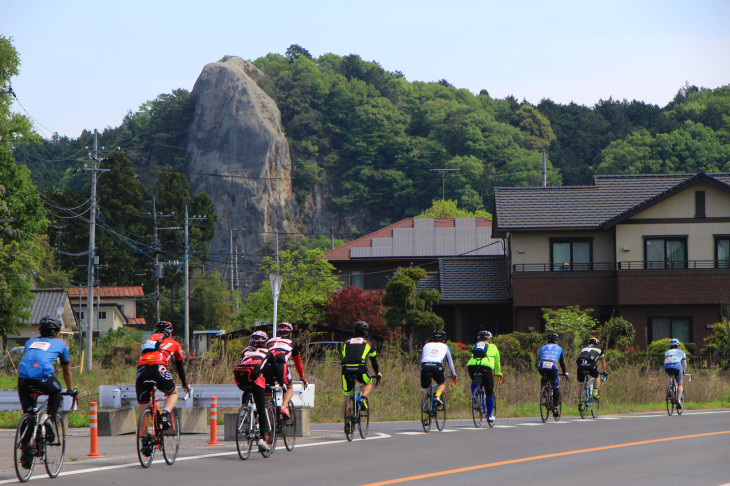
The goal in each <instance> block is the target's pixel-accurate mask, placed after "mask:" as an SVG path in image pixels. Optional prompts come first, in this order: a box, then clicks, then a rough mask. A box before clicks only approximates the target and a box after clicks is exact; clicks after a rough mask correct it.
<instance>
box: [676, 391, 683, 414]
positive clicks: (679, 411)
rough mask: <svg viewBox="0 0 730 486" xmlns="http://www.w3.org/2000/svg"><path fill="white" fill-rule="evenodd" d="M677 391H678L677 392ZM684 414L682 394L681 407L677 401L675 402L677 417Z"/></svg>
mask: <svg viewBox="0 0 730 486" xmlns="http://www.w3.org/2000/svg"><path fill="white" fill-rule="evenodd" d="M677 391H679V390H677ZM682 412H684V393H682V406H681V407H680V406H679V400H677V415H682Z"/></svg>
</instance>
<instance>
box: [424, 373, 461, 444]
mask: <svg viewBox="0 0 730 486" xmlns="http://www.w3.org/2000/svg"><path fill="white" fill-rule="evenodd" d="M455 384H456V379H455V378H453V377H452V378H451V386H454V385H455ZM437 388H438V384H436V383H434V384H433V385H431V387H430V388H429V389H428V391H426V396H425V397H424V400H423V403H422V404H421V426H422V427H423V431H424V432H426V433H428V432H430V431H431V422H432V421H434V422H436V428H437V429H439V430H444V425H445V424H446V397H445V396H444V395H443V394H442V395H441V403H438V402H437V401H436V400H435V399H436V389H437Z"/></svg>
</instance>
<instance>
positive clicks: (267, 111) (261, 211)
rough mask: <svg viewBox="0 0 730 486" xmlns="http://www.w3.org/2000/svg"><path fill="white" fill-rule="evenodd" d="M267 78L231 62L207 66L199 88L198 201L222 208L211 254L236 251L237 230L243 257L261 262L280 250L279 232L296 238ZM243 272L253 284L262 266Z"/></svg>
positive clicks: (192, 171) (192, 164)
mask: <svg viewBox="0 0 730 486" xmlns="http://www.w3.org/2000/svg"><path fill="white" fill-rule="evenodd" d="M261 76H263V73H261V72H260V71H259V70H258V69H257V68H256V67H255V66H253V65H252V64H250V63H248V62H247V61H245V60H243V59H241V58H239V57H234V56H226V57H224V58H223V59H221V60H220V61H218V62H214V63H211V64H208V65H206V66H205V67H204V68H203V71H202V73H201V74H200V76H199V77H198V80H197V81H196V82H195V86H194V87H193V95H194V96H195V99H196V107H195V115H194V117H193V121H192V124H191V126H190V132H189V136H188V145H187V152H186V158H187V175H188V179H189V180H190V186H191V189H192V191H193V193H194V194H197V193H200V192H203V191H204V192H206V193H208V195H209V196H210V197H211V198H212V199H213V202H214V203H215V206H216V211H217V213H218V217H219V229H218V231H217V232H216V236H215V238H214V240H213V241H212V242H211V248H228V246H229V238H230V236H229V232H228V228H233V238H234V246H235V250H236V252H237V253H238V254H239V255H241V254H245V255H253V254H254V252H255V251H256V250H257V249H259V248H260V247H261V246H263V245H264V244H265V243H267V242H272V241H273V237H274V236H273V233H274V231H275V230H278V231H279V232H288V231H295V229H294V227H293V224H292V223H290V222H288V221H287V218H286V217H285V214H286V211H287V210H291V211H293V212H295V213H296V212H297V211H296V208H295V207H293V201H292V190H291V159H290V156H289V146H288V144H287V141H286V138H285V136H284V134H283V133H282V131H281V115H280V112H279V109H278V108H277V106H276V103H275V102H274V101H273V100H272V99H271V98H270V97H269V96H268V95H267V94H266V93H265V92H264V91H263V90H262V89H260V88H259V87H258V86H257V84H256V79H258V78H260V77H261ZM247 263H248V265H246V264H247ZM239 265H240V269H239V275H241V277H242V278H244V279H246V276H245V274H246V273H247V271H251V270H255V269H256V266H257V265H258V262H254V261H251V259H250V258H248V257H246V258H242V257H239ZM240 270H243V272H242V271H240ZM249 280H250V281H249V283H254V282H255V283H258V282H259V281H260V280H262V278H261V276H260V275H258V276H256V277H255V278H251V279H249Z"/></svg>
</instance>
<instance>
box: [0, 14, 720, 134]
mask: <svg viewBox="0 0 730 486" xmlns="http://www.w3.org/2000/svg"><path fill="white" fill-rule="evenodd" d="M0 35H3V36H5V37H11V38H12V39H13V45H14V46H15V48H16V50H17V51H18V53H19V55H20V60H21V65H20V71H21V72H20V75H19V76H17V77H15V78H13V79H12V88H13V90H14V92H15V93H16V96H17V101H16V102H15V103H14V104H13V111H16V112H19V113H22V114H25V115H27V116H29V117H30V118H31V120H32V121H33V122H34V125H35V128H36V130H37V131H38V133H40V134H41V135H42V136H43V137H46V138H50V137H51V136H52V135H53V134H54V133H58V134H59V135H61V136H68V137H71V138H76V137H78V136H79V135H80V134H81V132H82V130H84V129H88V130H93V129H98V130H100V131H102V130H103V129H104V128H106V127H117V126H119V125H120V124H121V123H122V121H123V118H124V116H125V115H126V114H127V113H129V112H130V111H131V112H136V111H138V110H139V107H140V106H141V105H143V104H144V103H145V102H147V101H150V100H154V99H155V98H156V97H157V96H158V95H160V94H164V93H170V92H172V91H173V90H175V89H178V88H183V89H186V90H192V88H193V85H194V84H195V81H196V79H197V78H198V76H199V75H200V72H201V71H202V69H203V67H204V66H205V65H206V64H208V63H211V62H215V61H218V60H219V59H220V58H222V57H223V56H225V55H235V56H239V57H242V58H244V59H248V60H252V61H253V60H255V59H257V58H259V57H262V56H265V55H266V54H268V53H278V54H284V53H285V52H286V50H287V48H288V47H289V46H290V45H292V44H299V45H300V46H302V47H304V48H305V49H307V50H308V51H309V52H310V53H311V54H312V55H313V56H314V57H318V56H321V55H322V54H326V53H330V52H331V53H334V54H337V55H341V56H346V55H349V54H357V55H359V56H360V57H361V58H362V59H363V60H366V61H375V62H377V63H379V64H380V65H381V66H382V67H383V68H384V69H385V70H387V71H396V70H397V71H401V72H402V73H403V74H404V75H405V77H406V79H408V80H409V81H438V80H441V79H446V80H447V81H448V82H449V83H451V84H452V85H454V86H456V87H457V88H466V89H469V90H471V91H472V92H474V93H479V91H481V90H482V89H486V90H487V91H488V92H489V94H490V95H491V96H492V97H493V98H500V99H501V98H505V97H506V96H510V95H511V96H514V97H515V98H516V99H517V100H519V101H522V100H526V101H528V102H530V103H532V104H537V103H539V102H540V100H542V99H546V98H547V99H551V100H553V101H554V102H557V103H562V104H568V103H570V102H575V103H578V104H581V105H585V106H593V105H595V104H596V103H597V102H599V101H600V100H606V99H609V98H613V99H614V100H623V99H626V100H629V101H631V100H638V101H644V102H646V103H651V104H656V105H659V106H660V107H663V106H665V105H666V104H667V103H669V102H670V101H671V100H672V99H673V98H674V96H675V95H676V93H677V91H679V90H680V89H681V88H682V87H683V86H684V85H685V83H689V84H690V85H696V86H699V87H705V88H711V89H714V88H717V87H719V86H724V85H727V84H730V2H728V1H725V0H696V1H693V2H687V1H686V0H682V1H679V0H664V1H654V0H610V1H608V0H555V1H545V0H529V1H528V0H507V1H504V0H501V1H492V0H452V1H451V2H446V1H443V0H440V1H431V0H420V1H411V0H389V1H381V0H370V1H368V2H350V1H343V0H338V1H319V0H309V1H307V2H301V1H299V2H293V1H289V0H281V1H279V2H262V1H260V0H259V1H256V2H252V1H249V0H225V1H224V0H220V1H218V0H208V1H207V2H203V1H199V0H198V1H194V2H193V1H188V0H176V1H168V0H146V1H138V0H125V1H122V2H112V1H103V0H102V1H94V2H92V1H81V0H0ZM0 88H7V86H3V87H0Z"/></svg>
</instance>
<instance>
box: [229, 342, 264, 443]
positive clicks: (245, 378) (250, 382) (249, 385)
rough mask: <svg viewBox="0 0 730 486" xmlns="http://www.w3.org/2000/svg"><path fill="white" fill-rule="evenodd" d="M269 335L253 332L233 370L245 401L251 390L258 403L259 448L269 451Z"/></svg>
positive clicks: (244, 401) (246, 401) (255, 401)
mask: <svg viewBox="0 0 730 486" xmlns="http://www.w3.org/2000/svg"><path fill="white" fill-rule="evenodd" d="M268 340H269V336H268V335H267V334H266V333H265V332H264V331H256V332H254V333H252V334H251V338H250V339H249V341H248V346H246V347H245V348H244V349H243V351H241V361H240V362H239V363H238V365H237V366H236V368H235V369H234V370H233V377H234V379H235V381H236V385H237V386H238V388H239V389H240V390H242V391H243V403H248V394H249V392H250V393H251V394H252V395H253V401H254V403H255V404H256V411H257V412H258V416H259V430H260V432H261V435H260V437H259V441H258V445H259V449H261V450H264V451H268V450H269V445H268V441H267V440H266V431H267V430H269V420H268V417H267V416H266V391H265V390H266V379H265V378H264V367H265V366H266V363H267V361H268V359H269V357H270V356H271V354H270V352H269V349H268V348H267V347H266V341H268Z"/></svg>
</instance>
